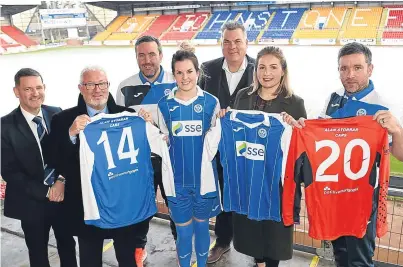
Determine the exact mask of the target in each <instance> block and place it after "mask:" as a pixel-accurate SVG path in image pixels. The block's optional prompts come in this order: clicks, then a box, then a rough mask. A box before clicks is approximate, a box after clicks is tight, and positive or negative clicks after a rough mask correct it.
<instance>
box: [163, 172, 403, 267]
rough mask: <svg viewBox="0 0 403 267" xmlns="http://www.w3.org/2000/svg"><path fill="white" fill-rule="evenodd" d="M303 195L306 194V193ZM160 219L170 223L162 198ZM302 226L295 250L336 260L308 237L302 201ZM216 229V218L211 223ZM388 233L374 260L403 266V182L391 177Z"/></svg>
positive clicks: (378, 241)
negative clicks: (167, 220)
mask: <svg viewBox="0 0 403 267" xmlns="http://www.w3.org/2000/svg"><path fill="white" fill-rule="evenodd" d="M303 191H304V190H303ZM157 206H158V214H157V217H160V218H164V219H167V218H169V217H168V208H167V207H166V205H165V203H164V201H163V199H162V197H161V195H160V194H159V192H158V194H157ZM300 216H301V223H300V224H299V225H295V226H294V249H296V250H300V251H304V252H309V253H312V254H316V255H318V256H320V257H323V258H326V259H330V260H331V259H333V250H332V247H331V243H330V242H328V241H320V240H315V239H313V238H311V237H309V236H308V228H309V222H308V217H307V211H306V206H305V201H304V195H303V197H302V201H301V213H300ZM210 223H211V225H210V226H211V227H210V228H211V229H213V228H214V218H213V219H212V220H211V221H210ZM388 229H389V230H388V232H387V234H386V235H385V236H384V237H382V238H377V239H376V249H375V255H374V260H375V261H376V262H377V265H376V266H388V267H391V266H403V178H399V177H391V181H390V187H389V197H388Z"/></svg>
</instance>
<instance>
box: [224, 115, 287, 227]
mask: <svg viewBox="0 0 403 267" xmlns="http://www.w3.org/2000/svg"><path fill="white" fill-rule="evenodd" d="M291 131H292V128H291V126H289V125H287V124H286V123H284V122H283V121H282V118H281V116H280V114H271V113H264V112H261V111H240V110H231V111H229V112H227V114H226V115H225V117H223V118H222V119H221V141H220V144H219V151H220V159H221V164H222V165H223V169H224V192H223V194H224V203H223V206H224V210H225V211H235V212H237V213H240V214H244V215H247V216H248V218H250V219H253V220H274V221H281V215H280V210H281V201H280V198H281V193H280V188H281V186H282V182H283V179H284V171H285V163H286V158H287V153H288V145H289V142H290V139H291Z"/></svg>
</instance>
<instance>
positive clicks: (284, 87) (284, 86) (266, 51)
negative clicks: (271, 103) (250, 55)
mask: <svg viewBox="0 0 403 267" xmlns="http://www.w3.org/2000/svg"><path fill="white" fill-rule="evenodd" d="M265 55H273V56H275V57H276V58H278V60H280V65H281V68H282V70H283V72H284V75H283V77H281V81H280V84H279V86H278V88H277V90H276V92H275V94H276V95H279V94H283V93H284V94H285V97H291V96H292V94H293V92H292V90H291V88H290V84H289V78H288V68H287V61H286V59H285V57H284V54H283V51H281V49H280V48H278V47H275V46H266V47H265V48H263V49H262V50H260V51H259V53H258V54H257V58H256V65H255V68H254V71H253V84H252V85H253V89H252V91H251V92H249V94H253V93H254V92H256V91H258V90H259V89H260V88H261V87H262V85H261V84H260V82H259V79H258V78H257V68H258V66H259V60H260V58H261V57H263V56H265Z"/></svg>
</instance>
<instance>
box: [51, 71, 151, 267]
mask: <svg viewBox="0 0 403 267" xmlns="http://www.w3.org/2000/svg"><path fill="white" fill-rule="evenodd" d="M78 88H79V90H80V95H79V98H78V104H77V106H76V107H73V108H70V109H67V110H65V111H63V112H61V113H59V114H58V116H55V117H54V118H53V119H52V127H54V131H52V133H51V136H50V138H51V142H52V145H53V149H54V152H53V153H52V154H53V155H54V157H53V160H54V165H55V166H56V169H57V170H58V171H59V172H60V173H61V174H62V175H63V176H64V177H65V178H66V188H65V205H66V209H67V211H66V214H65V215H66V217H65V220H66V221H68V222H69V226H70V227H69V230H71V234H72V235H74V236H77V237H78V242H79V249H80V266H86V267H101V266H102V249H103V243H104V239H110V238H111V239H113V240H114V247H115V253H116V258H117V260H118V262H119V266H124V267H135V266H136V263H135V259H134V249H135V240H136V239H137V237H136V234H137V233H141V234H142V233H143V232H145V231H147V230H148V225H149V222H148V221H149V219H146V220H144V221H142V222H140V223H136V224H132V225H129V226H125V227H118V228H114V229H103V228H99V227H96V226H93V225H87V224H85V223H84V210H83V197H82V192H81V177H80V176H81V175H80V169H81V168H84V169H85V167H88V166H81V168H80V156H79V154H80V153H79V151H80V139H79V136H78V134H79V133H80V131H82V130H84V128H85V127H86V125H87V123H88V122H89V121H90V120H91V119H90V118H91V117H93V116H95V115H97V114H99V113H106V114H115V113H120V112H123V111H130V112H133V110H132V109H129V108H125V107H122V106H118V105H116V103H115V101H114V99H113V97H112V95H111V94H110V93H109V81H108V78H107V75H106V73H105V71H104V70H103V69H102V68H99V67H87V68H85V69H84V70H83V71H82V72H81V76H80V84H79V85H78ZM140 114H141V112H140ZM146 115H148V114H145V116H146ZM85 201H88V200H87V199H85ZM128 205H130V203H129V204H128Z"/></svg>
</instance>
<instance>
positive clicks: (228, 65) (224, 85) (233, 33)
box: [199, 21, 255, 263]
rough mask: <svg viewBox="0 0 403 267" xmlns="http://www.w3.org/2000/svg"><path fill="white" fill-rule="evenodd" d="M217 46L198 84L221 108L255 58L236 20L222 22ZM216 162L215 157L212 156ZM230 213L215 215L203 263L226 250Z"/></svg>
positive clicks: (247, 76) (248, 76)
mask: <svg viewBox="0 0 403 267" xmlns="http://www.w3.org/2000/svg"><path fill="white" fill-rule="evenodd" d="M221 48H222V52H223V55H224V57H220V58H217V59H214V60H210V61H207V62H205V63H203V64H202V66H201V69H202V70H203V71H204V74H205V78H202V79H200V82H199V85H200V88H202V89H203V90H205V91H207V92H209V93H211V94H212V95H214V96H216V97H217V98H218V100H219V101H220V106H221V107H222V108H227V107H230V106H232V105H233V104H234V101H235V96H236V94H237V93H238V92H239V90H241V89H242V88H245V87H248V86H249V85H251V84H252V82H253V67H254V65H255V59H253V58H251V57H249V56H248V55H247V54H246V50H247V48H248V39H247V35H246V30H245V27H244V26H243V25H242V24H241V23H238V22H233V21H229V22H227V23H225V24H224V26H223V28H222V35H221ZM216 158H217V161H218V162H219V156H217V157H216ZM217 171H218V179H219V182H220V189H221V192H223V173H222V167H221V164H220V163H218V164H217ZM232 231H233V230H232V213H230V212H222V213H221V214H219V215H218V216H217V218H216V224H215V234H216V236H217V240H216V244H215V246H214V247H213V249H212V250H211V251H210V255H209V258H208V261H207V263H214V262H216V261H218V260H219V259H220V258H221V256H222V255H223V254H224V253H225V252H227V251H229V249H230V244H231V240H232V236H233V233H232Z"/></svg>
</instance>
